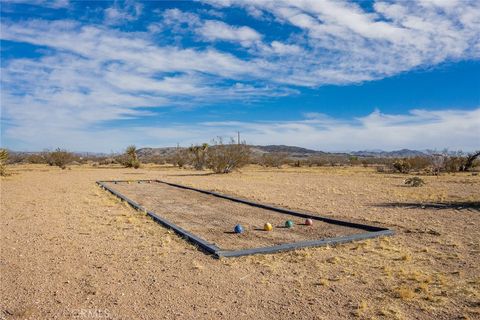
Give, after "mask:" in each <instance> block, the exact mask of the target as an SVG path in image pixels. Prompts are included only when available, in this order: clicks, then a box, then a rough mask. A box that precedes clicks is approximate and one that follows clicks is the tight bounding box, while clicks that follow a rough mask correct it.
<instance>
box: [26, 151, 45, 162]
mask: <svg viewBox="0 0 480 320" xmlns="http://www.w3.org/2000/svg"><path fill="white" fill-rule="evenodd" d="M24 161H25V162H26V163H31V164H42V163H47V161H46V159H45V157H44V156H43V155H42V154H38V153H34V154H30V155H28V156H27V157H26V158H25V160H24Z"/></svg>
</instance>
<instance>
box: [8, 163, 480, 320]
mask: <svg viewBox="0 0 480 320" xmlns="http://www.w3.org/2000/svg"><path fill="white" fill-rule="evenodd" d="M112 168H113V169H112ZM9 172H10V173H11V174H10V175H9V176H8V177H2V178H1V179H2V180H1V199H0V201H1V203H0V204H1V219H0V224H1V225H0V226H1V233H0V237H1V244H2V246H1V247H2V248H1V249H2V250H1V259H0V275H1V286H0V295H1V302H0V318H6V319H26V318H28V319H72V318H80V319H82V318H87V319H88V318H99V317H100V316H101V317H103V318H107V319H160V318H168V319H191V318H197V319H213V318H230V319H231V318H240V319H246V318H249V319H251V318H256V319H267V318H268V319H293V318H300V319H315V318H316V319H348V318H352V319H355V318H356V319H478V318H479V317H480V293H479V292H480V278H479V274H480V268H479V267H478V266H479V265H480V258H479V257H480V255H479V253H480V243H479V239H480V215H479V206H480V195H479V193H478V190H479V189H480V177H479V176H476V175H473V174H472V173H468V172H462V173H455V174H447V173H443V174H442V175H440V176H431V175H425V176H422V179H423V180H424V181H425V185H424V186H422V187H421V188H409V187H407V186H405V184H404V180H405V178H408V177H410V176H409V175H406V174H398V173H397V174H384V173H378V172H376V171H375V169H374V168H373V167H372V168H370V167H369V168H364V167H362V166H357V167H340V166H336V167H304V168H297V167H287V168H283V169H277V168H263V167H260V166H250V167H247V168H244V169H243V170H242V172H241V173H239V172H234V173H232V174H229V175H207V174H204V173H202V172H198V171H190V170H185V169H182V170H180V169H178V168H173V167H171V166H168V165H162V166H159V165H156V166H151V165H150V166H147V165H146V166H143V167H142V168H140V169H138V170H133V169H127V168H119V167H114V166H113V167H110V168H100V167H93V166H90V165H83V166H73V167H72V170H68V171H67V170H60V169H58V168H55V167H49V166H46V165H16V166H11V167H10V168H9ZM140 178H141V179H149V178H152V179H153V178H160V179H163V180H167V181H171V182H177V183H182V184H187V185H191V186H195V187H199V188H204V189H210V190H215V191H219V192H224V193H228V194H233V195H237V196H241V197H245V198H249V199H253V200H256V201H262V202H267V203H272V204H275V205H279V206H284V207H289V208H294V209H303V210H308V211H313V212H318V213H319V214H322V215H326V216H333V217H337V218H342V219H355V220H357V221H364V222H368V223H374V224H380V225H384V226H387V227H390V228H393V229H394V230H395V231H396V235H395V236H394V237H389V238H380V239H373V240H367V241H360V242H356V243H351V244H346V245H340V246H338V247H323V248H309V249H305V250H299V251H293V252H287V253H280V254H274V255H258V256H249V257H244V258H236V259H227V260H215V259H212V258H211V257H209V256H208V255H205V254H204V253H202V252H200V251H198V250H197V249H196V248H195V247H194V246H192V245H190V244H188V243H186V242H185V241H184V240H182V239H180V238H178V237H177V236H175V235H174V234H172V232H170V231H168V230H166V229H164V228H162V227H160V226H159V225H158V224H156V223H154V222H153V221H152V220H150V219H149V218H147V217H146V216H145V215H144V214H142V213H139V212H136V211H134V210H132V209H131V208H129V207H128V206H125V205H124V204H123V203H121V202H119V201H118V200H117V199H116V198H114V197H112V196H110V195H108V194H107V193H105V192H104V191H102V190H101V189H99V188H98V187H96V186H95V183H94V182H95V180H100V179H103V180H108V179H127V180H128V179H140ZM206 223H208V222H206Z"/></svg>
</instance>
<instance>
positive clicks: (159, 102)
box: [0, 0, 480, 152]
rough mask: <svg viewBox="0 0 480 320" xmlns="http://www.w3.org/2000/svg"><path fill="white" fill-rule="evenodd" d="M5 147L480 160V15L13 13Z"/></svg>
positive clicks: (414, 11)
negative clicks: (281, 148)
mask: <svg viewBox="0 0 480 320" xmlns="http://www.w3.org/2000/svg"><path fill="white" fill-rule="evenodd" d="M0 35H1V37H0V38H1V107H2V114H1V138H2V139H1V144H2V146H3V147H8V148H10V149H13V150H30V151H32V150H42V149H45V148H56V147H63V148H68V149H70V150H74V151H97V152H110V151H120V150H122V149H123V148H124V147H125V146H126V145H129V144H136V145H137V146H139V147H143V146H150V147H157V146H173V145H176V143H179V144H180V145H184V146H188V145H190V144H192V143H200V142H204V141H210V140H211V139H212V138H215V137H217V136H223V137H228V136H235V135H236V131H240V132H241V133H242V137H243V138H244V139H246V140H247V142H248V143H251V144H287V145H298V146H303V147H308V148H313V149H317V150H326V151H348V150H364V149H384V150H394V149H401V148H412V149H443V148H449V149H450V150H459V149H462V150H466V151H470V150H474V149H478V148H479V147H480V143H479V140H480V139H479V137H480V60H479V58H480V3H479V2H478V1H467V0H419V1H390V0H384V1H360V2H355V1H341V0H335V1H333V0H322V1H320V0H276V1H273V0H255V1H254V0H242V1H240V0H228V1H227V0H225V1H219V0H218V1H217V0H205V1H201V0H200V1H150V2H139V1H115V2H113V1H112V2H109V1H68V0H57V1H43V0H32V1H23V0H12V1H2V6H1V31H0Z"/></svg>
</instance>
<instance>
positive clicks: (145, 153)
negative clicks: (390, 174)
mask: <svg viewBox="0 0 480 320" xmlns="http://www.w3.org/2000/svg"><path fill="white" fill-rule="evenodd" d="M250 147H251V149H252V152H253V154H254V155H257V156H261V155H262V154H266V153H285V154H288V156H289V157H291V158H306V157H311V156H321V155H325V156H347V157H348V156H356V157H362V158H411V157H416V156H427V155H430V154H432V153H433V151H418V150H410V149H401V150H396V151H383V150H364V151H352V152H325V151H318V150H312V149H307V148H302V147H297V146H286V145H266V146H256V145H251V146H250ZM181 149H182V148H181ZM176 150H177V148H176V147H162V148H140V149H138V151H137V154H138V156H139V157H140V158H141V159H142V158H149V157H156V156H160V157H166V156H171V155H173V154H174V153H175V151H176ZM10 152H11V154H18V155H22V154H23V155H29V154H39V153H40V152H24V151H10ZM74 153H75V154H76V155H78V156H81V157H88V156H97V157H105V156H111V155H112V154H106V153H95V152H74ZM450 154H454V152H450Z"/></svg>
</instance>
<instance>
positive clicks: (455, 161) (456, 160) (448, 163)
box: [443, 156, 465, 172]
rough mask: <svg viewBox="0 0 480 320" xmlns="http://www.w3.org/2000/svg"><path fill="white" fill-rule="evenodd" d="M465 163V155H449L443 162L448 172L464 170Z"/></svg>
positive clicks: (444, 168)
mask: <svg viewBox="0 0 480 320" xmlns="http://www.w3.org/2000/svg"><path fill="white" fill-rule="evenodd" d="M464 165H465V158H464V157H457V156H454V157H447V158H445V162H444V164H443V170H445V171H446V172H458V171H463V170H462V169H463V167H464Z"/></svg>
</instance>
